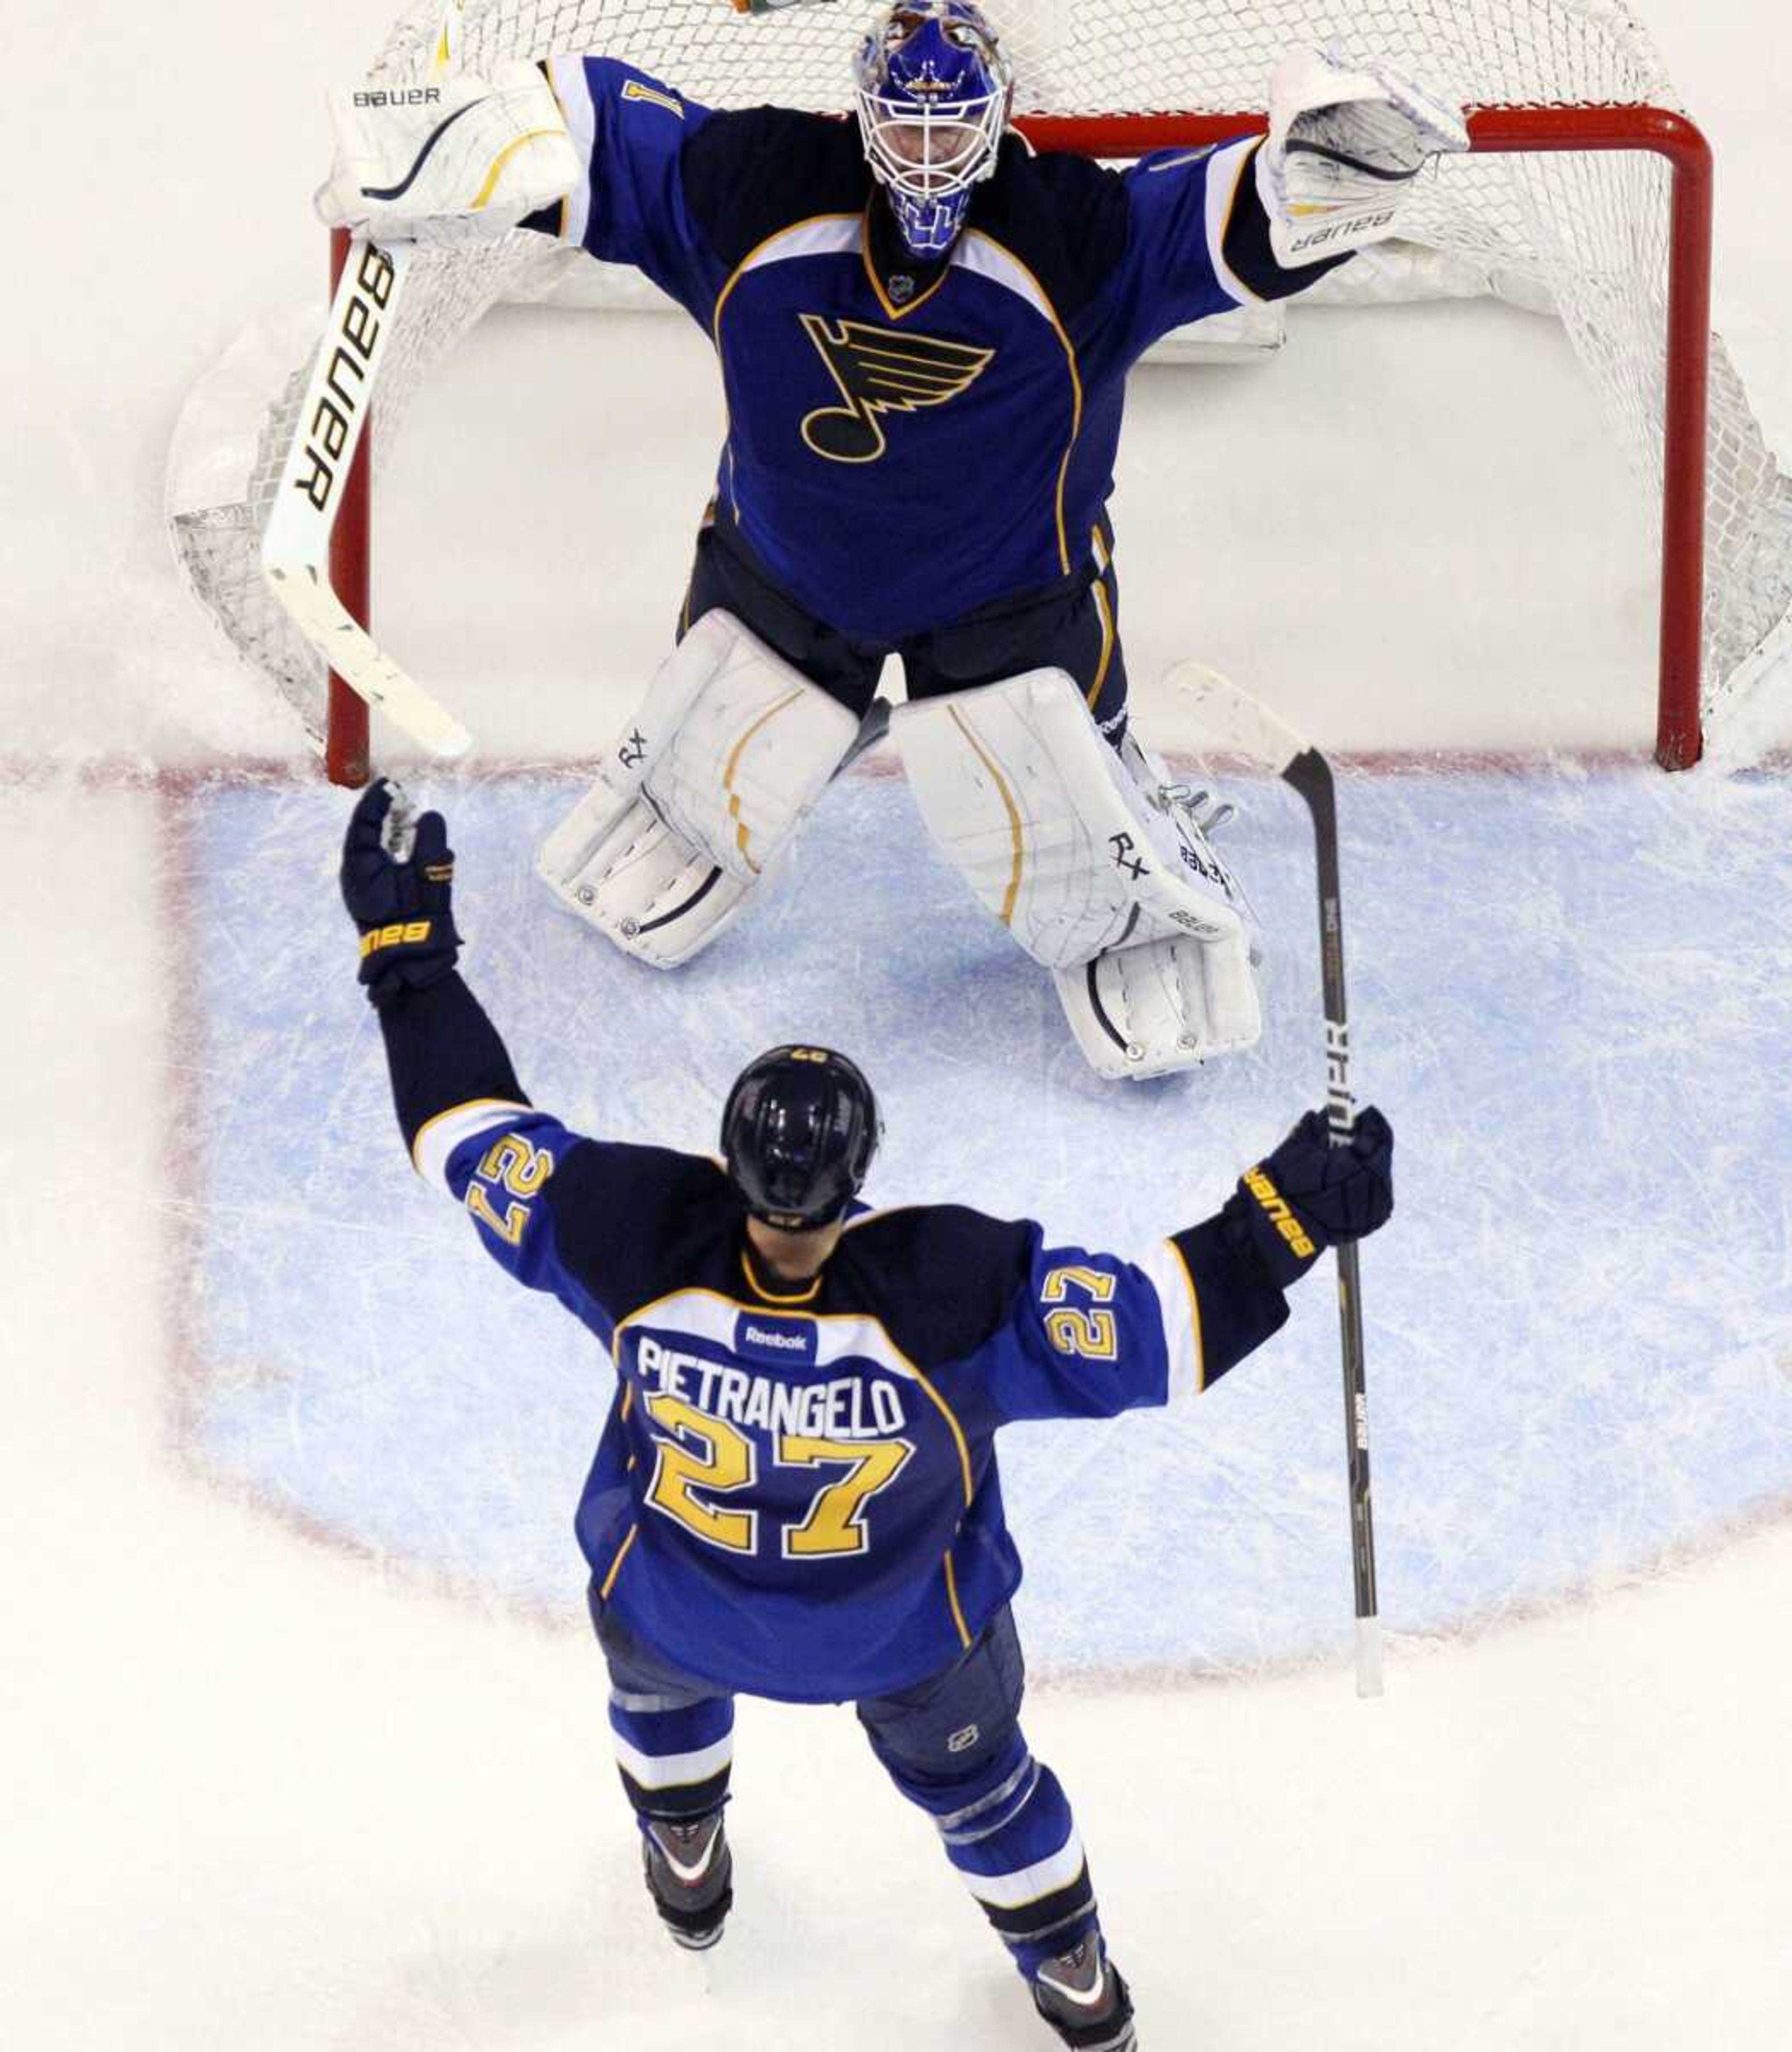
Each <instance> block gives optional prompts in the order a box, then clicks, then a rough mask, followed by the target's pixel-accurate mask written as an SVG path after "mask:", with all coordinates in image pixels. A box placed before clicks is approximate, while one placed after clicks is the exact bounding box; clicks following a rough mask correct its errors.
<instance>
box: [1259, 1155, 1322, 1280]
mask: <svg viewBox="0 0 1792 2052" xmlns="http://www.w3.org/2000/svg"><path fill="white" fill-rule="evenodd" d="M1244 1183H1245V1188H1246V1189H1247V1190H1249V1191H1250V1194H1251V1195H1252V1196H1254V1198H1255V1199H1256V1200H1257V1201H1258V1204H1261V1205H1262V1207H1263V1208H1264V1210H1265V1211H1266V1212H1267V1213H1268V1214H1269V1217H1270V1224H1272V1225H1274V1228H1275V1229H1276V1231H1277V1232H1279V1233H1280V1234H1281V1236H1282V1238H1283V1239H1285V1240H1286V1241H1287V1242H1288V1244H1289V1247H1291V1248H1292V1249H1293V1251H1294V1252H1295V1253H1297V1255H1300V1256H1301V1259H1303V1260H1305V1259H1307V1258H1308V1257H1309V1255H1317V1253H1318V1251H1319V1249H1318V1248H1317V1247H1315V1246H1314V1245H1313V1242H1312V1241H1311V1240H1310V1239H1308V1237H1307V1235H1306V1231H1305V1228H1304V1227H1303V1226H1302V1225H1301V1221H1300V1220H1298V1219H1297V1218H1296V1217H1295V1216H1294V1214H1293V1212H1292V1211H1291V1210H1290V1209H1289V1204H1288V1200H1287V1198H1285V1196H1283V1195H1282V1193H1281V1191H1280V1190H1278V1189H1277V1188H1276V1186H1275V1185H1274V1183H1272V1182H1271V1181H1270V1179H1269V1177H1267V1176H1266V1175H1265V1174H1264V1173H1263V1171H1262V1169H1246V1171H1245V1177H1244Z"/></svg>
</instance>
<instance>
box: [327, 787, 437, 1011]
mask: <svg viewBox="0 0 1792 2052" xmlns="http://www.w3.org/2000/svg"><path fill="white" fill-rule="evenodd" d="M408 825H409V820H408V817H407V815H406V813H405V809H404V806H403V804H402V801H401V793H399V791H398V789H397V785H393V784H391V783H389V782H388V781H386V779H385V777H381V778H380V779H379V781H378V782H377V783H374V784H371V785H369V786H368V788H367V789H366V791H364V792H363V793H362V796H361V800H360V802H359V803H358V805H356V807H355V809H354V813H353V814H352V815H351V816H350V820H349V826H348V835H347V837H346V840H344V841H343V843H342V903H344V904H345V905H346V906H347V907H348V910H349V917H350V918H351V919H353V920H354V923H355V924H356V926H358V927H359V928H360V929H361V981H362V983H363V984H365V985H366V987H367V996H368V998H369V1000H370V1002H371V1003H373V1004H375V1005H377V1006H378V1007H379V1008H381V1010H382V1011H383V1010H384V1009H385V1007H386V1006H387V1005H389V1004H393V1002H395V1001H397V999H398V998H400V997H402V996H403V995H404V993H405V991H407V990H421V989H423V988H424V986H425V985H426V984H432V983H439V982H440V981H441V979H442V978H443V977H444V976H446V975H447V974H448V971H449V970H450V969H452V968H453V967H454V960H455V957H456V955H457V954H459V953H460V935H459V934H457V933H456V931H455V930H454V907H453V903H452V899H453V891H454V855H453V852H452V850H451V849H450V848H449V847H448V826H447V823H446V822H445V821H444V819H443V817H442V816H441V814H440V813H425V814H424V815H423V816H422V817H421V819H420V820H418V821H417V832H416V834H415V836H414V837H413V839H412V841H411V845H410V848H409V856H408V859H407V858H406V857H405V856H404V855H403V854H401V853H400V852H396V851H397V850H398V849H399V848H401V846H402V842H403V839H404V836H405V829H406V828H407V826H408Z"/></svg>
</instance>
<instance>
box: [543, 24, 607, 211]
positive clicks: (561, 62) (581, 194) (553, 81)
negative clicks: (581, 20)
mask: <svg viewBox="0 0 1792 2052" xmlns="http://www.w3.org/2000/svg"><path fill="white" fill-rule="evenodd" d="M547 69H548V82H549V84H550V85H552V86H553V88H554V96H555V98H556V99H557V100H558V101H559V102H560V111H561V113H562V114H564V115H565V117H566V132H567V133H568V134H569V135H570V136H571V137H572V139H573V148H574V149H575V150H577V151H578V153H579V163H580V165H581V167H582V173H583V174H582V176H581V178H580V179H579V182H578V183H577V185H576V186H573V190H571V191H570V192H569V193H568V194H567V195H566V211H565V216H564V217H563V225H562V227H561V240H562V241H565V242H569V243H571V244H573V245H574V246H575V247H576V246H577V245H579V244H581V243H582V242H583V241H585V230H586V229H587V228H589V226H590V225H591V177H592V172H591V153H592V151H593V150H594V149H595V148H596V147H597V109H596V108H594V107H593V105H592V104H591V86H590V82H589V80H587V78H586V77H585V59H584V58H583V57H550V58H549V59H548V68H547Z"/></svg>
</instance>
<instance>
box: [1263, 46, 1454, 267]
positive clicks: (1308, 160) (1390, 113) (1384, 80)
mask: <svg viewBox="0 0 1792 2052" xmlns="http://www.w3.org/2000/svg"><path fill="white" fill-rule="evenodd" d="M1468 147H1469V131H1468V127H1467V125H1466V123H1465V122H1464V120H1463V119H1462V116H1461V111H1460V110H1459V109H1458V108H1454V107H1452V106H1450V105H1448V104H1446V103H1445V102H1444V101H1442V100H1438V99H1436V98H1434V96H1432V95H1431V94H1430V93H1429V92H1426V90H1425V88H1423V87H1422V86H1418V85H1415V84H1413V82H1412V81H1411V80H1410V79H1407V78H1404V77H1403V76H1401V75H1400V74H1399V72H1396V71H1395V70H1394V69H1392V68H1391V67H1390V66H1389V65H1384V64H1381V63H1379V62H1377V61H1374V60H1371V61H1368V62H1367V63H1364V64H1363V65H1351V64H1349V63H1348V62H1347V61H1346V60H1345V57H1344V53H1343V52H1342V50H1341V49H1340V47H1339V45H1337V44H1336V43H1335V42H1334V43H1331V44H1328V45H1327V46H1326V47H1325V48H1324V49H1297V50H1291V51H1290V52H1289V54H1288V55H1287V56H1286V57H1284V58H1283V59H1282V61H1281V63H1280V64H1278V65H1277V66H1276V68H1275V70H1274V72H1272V73H1271V75H1270V135H1269V140H1268V141H1267V142H1266V143H1265V145H1264V147H1262V150H1260V151H1258V155H1257V190H1258V196H1259V197H1260V198H1262V202H1263V206H1264V208H1265V210H1266V212H1267V213H1268V214H1269V217H1270V245H1271V247H1272V248H1273V249H1274V252H1275V257H1276V261H1277V263H1278V264H1283V265H1285V266H1288V267H1293V266H1296V265H1298V264H1311V263H1314V262H1316V261H1317V260H1318V259H1320V258H1321V257H1336V256H1340V255H1343V254H1344V253H1347V252H1348V251H1351V250H1354V249H1363V248H1364V247H1365V245H1367V244H1369V243H1371V242H1379V241H1383V240H1385V239H1386V238H1387V237H1389V236H1391V235H1395V234H1397V233H1399V213H1400V209H1401V206H1402V204H1403V202H1404V200H1405V198H1406V196H1407V193H1408V192H1409V191H1410V190H1411V186H1412V182H1413V180H1414V178H1417V177H1418V174H1419V173H1420V171H1422V170H1423V169H1424V167H1425V166H1426V163H1428V162H1429V161H1430V159H1432V158H1434V157H1437V156H1442V155H1450V154H1454V153H1456V152H1458V151H1464V150H1466V149H1467V148H1468Z"/></svg>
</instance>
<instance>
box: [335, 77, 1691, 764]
mask: <svg viewBox="0 0 1792 2052" xmlns="http://www.w3.org/2000/svg"><path fill="white" fill-rule="evenodd" d="M1015 125H1016V126H1017V127H1019V128H1020V129H1021V130H1022V131H1023V132H1024V134H1025V135H1027V139H1029V141H1031V143H1033V144H1034V146H1035V147H1036V148H1039V149H1042V150H1066V151H1080V152H1082V154H1083V155H1088V156H1094V157H1101V158H1109V159H1129V158H1134V157H1139V156H1142V155H1144V154H1145V153H1146V152H1147V151H1152V150H1157V149H1163V148H1167V147H1168V148H1177V147H1189V148H1194V147H1199V146H1201V145H1203V144H1206V143H1214V142H1219V141H1223V140H1226V139H1231V138H1235V137H1237V136H1238V135H1245V134H1248V133H1250V132H1252V131H1258V132H1261V131H1262V128H1263V127H1264V126H1265V121H1264V117H1263V116H1262V114H1261V113H1239V114H1216V113H1199V114H1114V115H1102V116H1082V115H1075V114H1030V115H1024V116H1021V117H1020V118H1019V120H1018V121H1017V123H1016V124H1015ZM1469 136H1470V139H1471V145H1472V148H1473V151H1474V152H1475V153H1477V154H1480V155H1501V154H1505V155H1509V154H1512V153H1515V152H1526V151H1532V152H1547V151H1576V152H1587V153H1598V152H1603V151H1647V152H1651V153H1653V155H1656V156H1658V157H1660V158H1661V159H1665V161H1666V163H1667V164H1668V166H1669V170H1670V171H1671V174H1672V181H1671V188H1670V190H1671V201H1670V217H1669V228H1668V240H1667V264H1668V278H1667V319H1666V332H1665V339H1664V343H1663V347H1664V349H1665V375H1664V378H1663V380H1662V391H1663V407H1662V410H1663V417H1662V421H1661V438H1662V448H1663V460H1662V484H1661V629H1660V641H1659V648H1658V662H1657V699H1656V726H1655V759H1656V761H1657V762H1659V763H1660V764H1661V767H1662V768H1663V769H1689V768H1690V767H1691V766H1692V764H1694V763H1695V762H1697V761H1698V759H1699V757H1700V753H1701V750H1702V747H1703V735H1702V726H1701V716H1700V703H1701V700H1700V681H1701V648H1702V635H1703V622H1704V591H1705V495H1706V478H1707V475H1708V470H1707V446H1706V445H1707V437H1708V425H1707V424H1708V395H1709V390H1710V374H1711V245H1712V153H1711V147H1710V145H1709V143H1708V142H1707V141H1706V139H1705V137H1704V135H1703V134H1702V133H1701V132H1700V129H1699V128H1698V127H1697V126H1696V123H1693V122H1692V120H1690V119H1688V117H1687V116H1684V114H1680V113H1677V112H1673V110H1671V109H1669V108H1661V107H1652V106H1643V105H1592V106H1588V105H1575V106H1541V105H1539V106H1517V107H1481V108H1472V109H1471V110H1470V111H1469ZM347 246H348V245H347V240H346V237H344V236H342V235H341V234H339V233H338V235H337V236H335V237H332V249H331V289H332V291H334V289H335V282H336V278H337V276H338V273H339V272H340V269H341V267H342V262H343V260H344V258H345V257H346V251H347ZM372 440H373V438H372V437H371V435H363V437H362V441H361V446H360V450H359V452H358V455H357V456H356V459H355V463H354V468H353V469H352V471H351V472H350V476H349V480H348V483H347V486H346V492H345V496H344V499H343V503H342V511H341V512H340V514H339V515H338V519H337V523H336V527H335V534H334V535H333V537H332V539H331V562H330V568H331V581H332V582H333V583H334V585H335V589H336V593H337V595H338V597H339V598H340V599H341V600H342V603H343V604H344V605H346V607H347V609H348V610H349V611H350V613H352V614H353V615H354V617H355V618H356V619H358V621H361V623H362V625H364V626H366V625H370V624H371V622H370V605H371V593H372V560H371V559H372V534H373V486H372V465H371V457H370V450H371V447H372ZM327 720H328V727H327V737H326V745H325V752H324V759H325V764H326V767H327V771H328V773H329V776H330V778H331V781H332V782H333V783H337V784H343V785H361V784H364V783H365V782H366V781H367V778H368V776H369V775H370V758H369V735H368V718H367V707H366V703H365V702H364V701H363V700H362V699H360V698H358V697H357V696H356V695H355V694H354V692H353V691H351V690H350V688H349V687H348V686H347V685H346V684H345V683H343V682H342V679H340V678H339V677H338V676H335V674H334V673H332V674H331V677H330V679H329V700H328V714H327Z"/></svg>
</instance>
